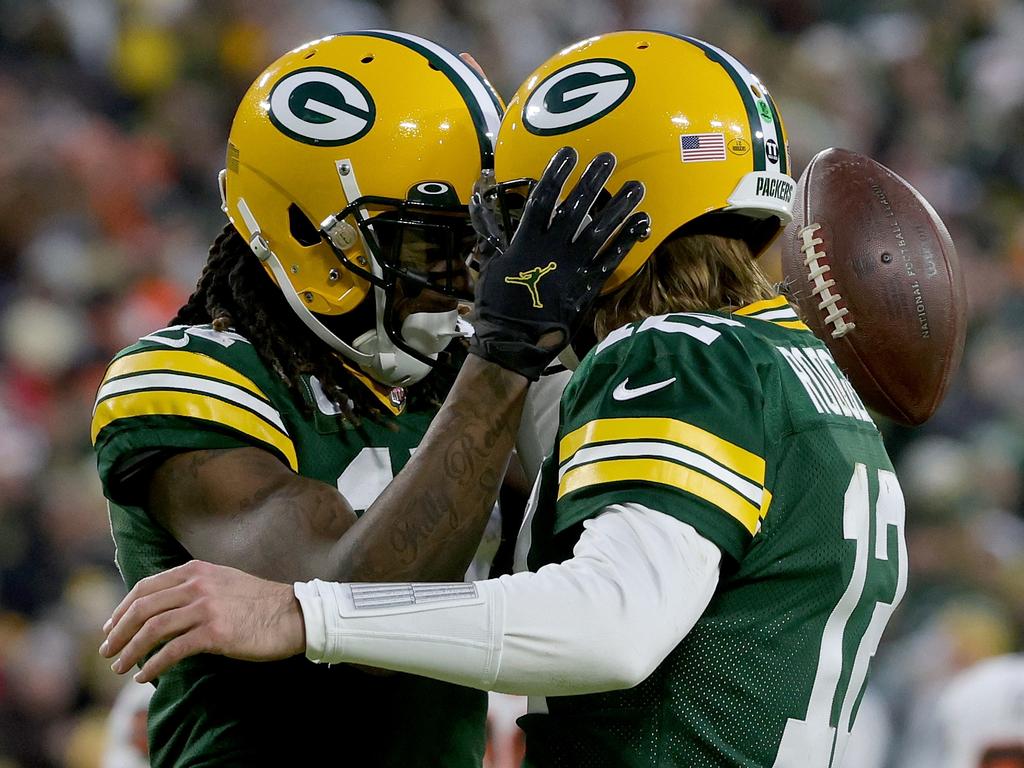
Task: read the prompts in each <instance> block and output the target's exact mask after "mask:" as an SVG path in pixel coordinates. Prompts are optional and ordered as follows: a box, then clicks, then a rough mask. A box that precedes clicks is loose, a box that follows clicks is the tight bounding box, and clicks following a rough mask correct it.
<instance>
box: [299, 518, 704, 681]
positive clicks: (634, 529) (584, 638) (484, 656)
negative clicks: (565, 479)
mask: <svg viewBox="0 0 1024 768" xmlns="http://www.w3.org/2000/svg"><path fill="white" fill-rule="evenodd" d="M720 559H721V552H720V551H719V549H718V547H716V546H715V545H714V544H712V543H711V542H710V541H708V540H707V539H705V538H704V537H702V536H701V535H700V534H698V533H697V532H696V531H695V530H694V529H693V528H692V527H691V526H689V525H687V524H686V523H683V522H680V521H679V520H677V519H675V518H673V517H671V516H669V515H666V514H663V513H660V512H656V511H654V510H651V509H648V508H646V507H643V506H640V505H638V504H623V505H614V506H610V507H607V508H606V509H605V511H604V512H602V513H601V514H600V515H599V516H597V517H596V518H594V519H592V520H588V521H587V522H585V523H584V531H583V534H582V535H581V536H580V540H579V542H578V543H577V544H576V547H575V548H574V550H573V556H572V558H570V559H569V560H566V561H565V562H563V563H559V564H552V565H547V566H544V567H543V568H541V569H540V570H539V571H537V572H536V573H530V572H522V573H517V574H514V575H511V576H502V577H501V578H499V579H491V580H488V581H477V582H473V583H470V584H463V583H459V584H339V583H335V582H323V581H319V580H314V581H311V582H305V583H303V582H298V583H296V584H295V595H296V597H297V598H298V600H299V602H300V604H301V606H302V610H303V616H304V621H305V624H306V656H307V657H308V658H309V659H311V660H313V661H317V662H353V663H358V664H365V665H369V666H375V667H380V668H384V669H393V670H398V671H401V672H410V673H414V674H418V675H423V676H426V677H432V678H436V679H439V680H446V681H448V682H453V683H459V684H461V685H467V686H471V687H474V688H483V689H488V690H496V691H503V692H507V693H518V694H528V695H537V696H551V695H569V694H579V693H593V692H597V691H606V690H614V689H619V688H629V687H632V686H634V685H636V684H637V683H639V682H641V681H642V680H644V679H645V678H646V677H647V676H648V675H649V674H650V673H651V672H652V671H654V669H655V667H657V665H658V664H660V663H661V661H662V660H663V659H664V658H665V657H666V656H667V655H668V653H669V652H670V651H671V650H672V649H673V648H674V647H675V646H676V645H677V644H678V643H679V641H680V640H682V638H683V637H684V636H685V635H686V634H687V633H688V632H689V631H690V629H691V628H692V627H693V625H694V624H695V623H696V622H697V619H699V618H700V616H701V614H702V613H703V612H704V610H705V608H707V605H708V603H709V602H710V600H711V596H712V595H713V594H714V591H715V587H716V586H717V583H718V569H719V562H720Z"/></svg>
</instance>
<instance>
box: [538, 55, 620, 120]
mask: <svg viewBox="0 0 1024 768" xmlns="http://www.w3.org/2000/svg"><path fill="white" fill-rule="evenodd" d="M635 84H636V75H634V74H633V70H632V69H630V68H629V67H628V66H627V65H626V64H624V63H623V62H621V61H616V60H615V59H587V60H586V61H579V62H576V63H575V64H570V65H569V66H567V67H564V68H562V69H560V70H558V71H557V72H555V73H553V74H551V75H548V76H547V77H546V78H544V80H543V81H541V84H540V85H538V86H537V87H536V89H534V91H533V93H532V94H530V98H528V99H527V100H526V104H525V105H524V106H523V125H525V126H526V130H528V131H529V132H530V133H535V134H537V135H539V136H553V135H555V134H558V133H567V132H568V131H572V130H575V129H576V128H582V127H583V126H584V125H589V124H590V123H592V122H594V121H595V120H597V119H598V118H601V117H604V116H605V115H607V114H608V113H609V112H611V111H612V110H613V109H615V108H616V107H617V106H619V104H621V103H622V102H623V101H625V100H626V97H627V96H629V94H630V91H632V90H633V86H634V85H635Z"/></svg>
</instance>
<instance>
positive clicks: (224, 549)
mask: <svg viewBox="0 0 1024 768" xmlns="http://www.w3.org/2000/svg"><path fill="white" fill-rule="evenodd" d="M525 394H526V379H524V378H523V377H521V376H518V375H517V374H513V373H510V372H508V371H505V370H503V369H501V368H498V367H497V366H495V365H493V364H490V363H485V362H483V361H481V360H479V359H478V358H475V357H471V358H470V359H469V360H468V361H467V362H466V366H465V370H464V372H463V374H462V375H460V376H459V378H458V380H457V381H456V384H455V387H454V388H453V390H452V394H451V395H449V399H448V402H447V403H446V404H445V406H444V407H443V408H442V409H441V411H440V412H439V413H438V415H437V417H436V418H435V420H434V422H433V423H432V424H431V426H430V429H429V430H428V431H427V434H426V435H425V436H424V438H423V441H422V442H421V443H420V446H419V448H418V449H417V451H416V453H415V454H414V455H413V457H412V459H410V461H409V463H408V464H407V465H406V467H405V468H404V469H403V470H402V471H401V472H399V473H398V476H397V477H395V479H394V480H393V481H392V482H391V483H390V484H389V485H388V487H387V488H386V489H385V490H384V492H383V493H381V495H380V496H379V497H378V498H377V499H376V501H374V503H373V504H372V505H371V506H370V508H369V509H368V510H367V511H366V512H364V513H363V515H362V517H360V518H359V519H358V520H357V519H356V516H355V513H354V512H353V511H352V508H351V506H350V505H349V504H348V502H347V501H346V500H345V498H344V497H343V496H342V495H341V494H340V493H338V491H337V490H336V489H335V488H334V487H333V486H331V485H328V484H325V483H322V482H320V481H318V480H313V479H311V478H307V477H302V476H300V475H296V474H295V473H294V472H292V471H291V470H290V469H288V468H287V467H286V466H285V465H284V464H282V463H281V461H280V460H279V459H277V458H276V457H275V456H273V455H272V454H270V453H268V452H267V451H263V450H260V449H258V448H233V449H226V450H214V451H193V452H189V453H184V454H179V455H178V456H174V457H172V458H170V459H168V460H167V461H165V462H164V463H163V464H162V465H161V466H160V468H159V469H157V470H156V472H155V473H154V476H153V480H152V482H151V484H150V498H149V504H148V511H149V512H150V514H152V515H153V516H154V518H155V519H156V520H157V521H159V522H160V524H161V525H163V526H164V527H165V528H166V529H167V530H168V531H169V532H170V533H171V534H172V535H173V536H174V537H175V538H176V539H177V540H178V541H179V542H181V544H182V546H184V547H185V549H186V550H188V552H189V554H191V555H192V556H193V557H196V558H199V559H202V560H210V561H212V562H216V563H221V564H223V565H231V566H234V567H236V568H241V569H242V570H245V571H248V572H249V573H252V574H255V575H257V576H261V577H263V578H269V579H275V580H278V581H299V580H307V579H311V578H321V579H334V580H339V581H407V580H421V581H431V580H445V581H448V580H456V579H461V578H462V575H463V574H464V573H465V571H466V568H467V567H468V566H469V563H470V560H471V559H472V557H473V553H474V552H475V551H476V547H477V545H478V543H479V541H480V538H481V536H482V535H483V530H484V527H485V526H486V524H487V520H488V519H489V517H490V511H491V509H492V507H493V506H494V501H495V499H496V498H497V494H498V489H499V485H500V483H501V479H502V477H503V476H504V472H505V467H506V465H507V462H508V458H509V455H510V454H511V451H512V445H513V441H514V439H515V433H516V430H517V428H518V425H519V419H520V415H521V413H522V406H523V400H524V398H525Z"/></svg>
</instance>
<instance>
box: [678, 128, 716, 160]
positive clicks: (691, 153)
mask: <svg viewBox="0 0 1024 768" xmlns="http://www.w3.org/2000/svg"><path fill="white" fill-rule="evenodd" d="M679 146H680V149H681V151H682V153H683V162H684V163H703V162H708V161H710V160H725V134H724V133H684V134H683V135H682V136H680V137H679Z"/></svg>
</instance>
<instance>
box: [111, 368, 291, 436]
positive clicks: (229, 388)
mask: <svg viewBox="0 0 1024 768" xmlns="http://www.w3.org/2000/svg"><path fill="white" fill-rule="evenodd" d="M145 389H148V390H154V389H171V390H176V391H184V392H197V393H202V394H208V395H216V396H217V397H220V398H222V399H224V400H227V401H228V402H231V403H234V404H236V405H240V406H243V407H245V408H248V409H249V410H250V411H253V412H254V413H257V414H259V415H260V416H262V417H263V418H264V419H266V420H267V421H269V422H270V423H271V424H273V425H274V426H275V427H277V428H278V429H279V430H281V432H283V433H284V434H285V435H287V434H288V430H287V429H286V428H285V426H284V422H283V421H282V420H281V414H280V413H278V412H277V410H275V409H274V408H272V407H270V406H269V405H267V404H266V403H265V402H263V401H262V400H260V399H259V398H258V397H255V396H253V395H252V394H250V393H249V392H246V391H245V390H244V389H242V388H240V387H236V386H234V385H233V384H226V383H225V382H223V381H214V380H212V379H204V378H202V377H201V376H188V375H185V374H180V373H142V374H138V375H135V376H126V377H124V378H122V379H115V380H114V381H108V382H107V383H106V384H104V385H103V386H102V387H101V388H100V391H99V392H98V393H97V394H96V402H97V403H98V402H100V401H101V400H103V399H105V398H107V397H110V396H112V395H121V394H124V393H126V392H136V391H138V390H145Z"/></svg>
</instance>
